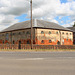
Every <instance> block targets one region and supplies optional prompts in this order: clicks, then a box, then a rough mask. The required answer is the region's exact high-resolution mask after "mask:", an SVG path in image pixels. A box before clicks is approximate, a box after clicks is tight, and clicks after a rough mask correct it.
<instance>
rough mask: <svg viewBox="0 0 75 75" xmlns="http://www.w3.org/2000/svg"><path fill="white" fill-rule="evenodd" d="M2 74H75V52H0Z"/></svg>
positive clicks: (0, 70)
mask: <svg viewBox="0 0 75 75" xmlns="http://www.w3.org/2000/svg"><path fill="white" fill-rule="evenodd" d="M0 75H75V52H0Z"/></svg>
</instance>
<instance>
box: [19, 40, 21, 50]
mask: <svg viewBox="0 0 75 75" xmlns="http://www.w3.org/2000/svg"><path fill="white" fill-rule="evenodd" d="M19 49H21V41H19Z"/></svg>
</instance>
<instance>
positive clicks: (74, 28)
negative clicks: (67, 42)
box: [68, 27, 75, 45]
mask: <svg viewBox="0 0 75 75" xmlns="http://www.w3.org/2000/svg"><path fill="white" fill-rule="evenodd" d="M68 28H69V29H71V30H72V31H73V44H74V45H75V27H68Z"/></svg>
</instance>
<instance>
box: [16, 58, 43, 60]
mask: <svg viewBox="0 0 75 75" xmlns="http://www.w3.org/2000/svg"><path fill="white" fill-rule="evenodd" d="M43 59H44V58H25V59H16V60H43Z"/></svg>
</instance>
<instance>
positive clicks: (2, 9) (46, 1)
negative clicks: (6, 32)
mask: <svg viewBox="0 0 75 75" xmlns="http://www.w3.org/2000/svg"><path fill="white" fill-rule="evenodd" d="M29 1H30V0H0V30H3V29H4V28H6V27H8V26H11V25H13V24H15V23H17V22H22V21H26V20H29V18H30V3H29ZM33 18H36V19H41V20H47V21H50V22H55V23H58V24H59V25H62V26H64V27H69V26H72V25H73V24H74V22H75V0H33Z"/></svg>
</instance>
